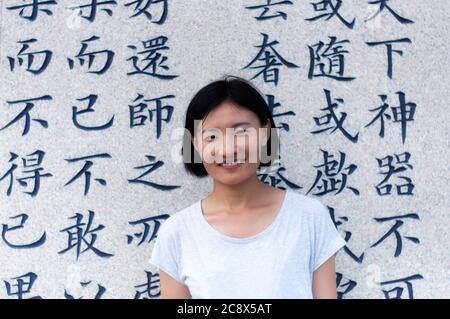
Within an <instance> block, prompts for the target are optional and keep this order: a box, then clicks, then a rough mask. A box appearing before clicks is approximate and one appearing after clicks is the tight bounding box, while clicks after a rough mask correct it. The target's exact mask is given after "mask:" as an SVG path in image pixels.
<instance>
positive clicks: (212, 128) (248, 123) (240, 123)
mask: <svg viewBox="0 0 450 319" xmlns="http://www.w3.org/2000/svg"><path fill="white" fill-rule="evenodd" d="M251 124H252V123H250V122H238V123H235V124H234V125H233V126H232V128H235V127H238V126H241V125H251ZM209 130H217V128H216V127H207V128H205V129H203V130H202V133H204V132H205V131H209Z"/></svg>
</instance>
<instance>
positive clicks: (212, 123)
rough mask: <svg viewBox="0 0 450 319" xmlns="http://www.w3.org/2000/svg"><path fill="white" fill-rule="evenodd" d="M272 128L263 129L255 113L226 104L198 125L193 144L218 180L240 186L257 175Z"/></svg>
mask: <svg viewBox="0 0 450 319" xmlns="http://www.w3.org/2000/svg"><path fill="white" fill-rule="evenodd" d="M270 128H271V126H270V121H267V125H266V126H264V127H262V126H261V123H260V122H259V119H258V117H257V115H256V114H255V113H253V112H252V111H250V110H247V109H245V108H243V107H240V106H239V105H237V104H234V103H233V102H229V101H225V102H223V103H222V104H220V105H219V106H218V107H217V108H215V109H214V110H212V111H211V112H210V113H209V114H208V115H207V116H206V117H205V118H204V119H203V120H201V121H199V122H198V125H197V127H196V134H195V137H194V138H193V139H192V142H193V144H194V147H195V149H196V150H197V152H198V153H199V154H200V157H201V159H202V162H203V165H204V166H205V169H206V171H207V172H208V174H209V175H210V176H211V177H212V178H213V179H214V180H217V181H219V182H221V183H223V184H239V183H241V182H243V181H245V180H246V179H248V178H250V177H251V176H252V175H254V174H256V170H257V169H258V166H259V163H260V158H261V154H260V150H261V146H262V145H264V144H266V143H267V139H268V138H269V134H270ZM224 163H238V164H237V165H231V166H228V165H226V164H224Z"/></svg>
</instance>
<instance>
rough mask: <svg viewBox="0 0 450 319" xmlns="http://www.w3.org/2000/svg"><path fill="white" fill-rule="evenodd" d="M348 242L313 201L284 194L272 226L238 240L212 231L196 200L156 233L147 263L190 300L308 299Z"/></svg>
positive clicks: (326, 212)
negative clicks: (318, 274) (316, 277)
mask: <svg viewBox="0 0 450 319" xmlns="http://www.w3.org/2000/svg"><path fill="white" fill-rule="evenodd" d="M345 244H346V242H345V240H344V239H343V238H342V237H341V235H340V234H339V232H338V231H337V229H336V227H335V225H334V224H333V221H332V219H331V217H330V214H329V213H328V209H327V208H326V207H325V206H324V205H323V204H322V203H321V202H320V201H319V200H318V199H316V198H313V197H310V196H307V195H303V194H299V193H296V192H294V191H291V190H287V193H286V195H285V198H284V200H283V203H282V206H281V208H280V210H279V212H278V214H277V216H276V217H275V220H274V221H273V222H272V223H271V224H270V225H269V226H268V227H267V228H265V229H264V230H263V231H261V232H259V233H258V234H256V235H254V236H251V237H246V238H236V237H230V236H227V235H225V234H223V233H221V232H219V231H218V230H216V229H215V228H214V227H212V226H211V225H210V224H209V223H208V222H207V220H206V219H205V218H204V216H203V214H202V209H201V201H200V200H198V201H197V202H195V203H194V204H192V205H191V206H189V207H186V208H184V209H182V210H180V211H178V212H176V213H175V214H173V215H171V216H170V217H169V218H168V219H167V220H166V221H165V222H164V223H163V224H162V225H161V227H160V228H159V232H158V235H157V238H156V242H155V245H154V247H153V250H152V255H151V258H150V263H151V264H153V265H154V266H156V267H157V268H159V269H161V270H163V271H165V272H166V273H168V274H169V275H171V276H172V277H173V278H174V279H175V280H177V281H178V282H180V283H183V284H185V285H186V286H187V287H188V288H189V291H190V293H191V296H192V298H194V299H198V298H260V299H263V298H312V274H313V272H314V271H315V270H316V269H317V268H318V267H319V266H320V265H322V264H323V263H324V262H325V261H326V260H327V259H328V258H330V257H331V256H333V255H334V254H335V253H336V252H337V251H339V250H340V249H341V248H342V247H343V246H345Z"/></svg>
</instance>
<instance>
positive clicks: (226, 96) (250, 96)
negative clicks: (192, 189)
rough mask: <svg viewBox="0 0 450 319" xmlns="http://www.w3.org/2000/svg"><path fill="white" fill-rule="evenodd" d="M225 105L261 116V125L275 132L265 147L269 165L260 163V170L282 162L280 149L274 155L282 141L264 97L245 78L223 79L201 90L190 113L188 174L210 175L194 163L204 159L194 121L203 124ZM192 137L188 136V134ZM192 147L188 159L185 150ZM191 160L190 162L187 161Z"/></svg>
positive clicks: (188, 123) (202, 167) (187, 143)
mask: <svg viewBox="0 0 450 319" xmlns="http://www.w3.org/2000/svg"><path fill="white" fill-rule="evenodd" d="M224 101H231V102H234V103H235V104H237V105H239V106H241V107H243V108H245V109H248V110H250V111H252V112H253V113H255V114H256V115H257V116H258V119H259V122H260V123H261V125H266V124H267V121H268V120H269V121H270V126H271V132H270V137H269V139H268V140H267V143H266V144H265V145H264V146H263V148H262V152H261V154H267V155H268V156H269V158H270V159H269V161H268V162H266V163H264V162H263V161H261V162H260V165H259V166H258V169H259V168H261V166H271V165H272V164H273V163H274V161H275V160H276V159H277V158H278V147H277V149H275V150H273V152H272V147H271V144H272V140H273V141H274V143H275V144H274V145H277V146H278V145H279V138H278V134H277V129H276V126H275V122H274V120H273V117H272V111H271V110H270V108H269V106H268V104H267V102H266V100H265V99H264V97H263V94H262V93H260V92H259V90H258V89H257V88H256V87H254V86H253V85H252V84H251V82H250V81H247V80H245V79H243V78H240V77H237V76H233V75H225V76H224V77H223V78H222V79H220V80H216V81H214V82H211V83H209V84H208V85H206V86H204V87H203V88H201V89H200V90H199V91H198V92H197V93H196V94H195V95H194V97H193V98H192V100H191V102H190V103H189V106H188V108H187V111H186V121H185V125H184V128H185V138H184V141H183V149H182V150H181V153H182V154H183V163H184V167H185V168H186V170H187V171H188V172H189V173H190V174H193V175H195V176H197V177H204V176H207V175H208V172H207V171H206V169H205V167H204V165H203V163H202V162H201V161H197V162H195V161H194V157H196V158H197V159H200V156H199V154H198V152H197V151H196V150H195V148H194V146H193V144H192V140H191V137H192V136H195V132H194V121H195V120H202V119H204V118H205V116H207V115H208V113H209V112H211V111H212V110H213V109H215V108H216V107H218V106H219V105H220V104H221V103H222V102H224ZM188 132H189V133H190V134H191V136H186V135H187V133H188ZM185 147H190V152H188V155H184V148H185ZM189 154H190V155H191V156H190V159H188V160H187V159H185V157H187V156H189Z"/></svg>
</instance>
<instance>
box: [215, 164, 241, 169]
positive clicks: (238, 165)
mask: <svg viewBox="0 0 450 319" xmlns="http://www.w3.org/2000/svg"><path fill="white" fill-rule="evenodd" d="M242 164H244V163H237V164H236V165H232V166H223V165H222V163H218V164H217V165H218V166H219V167H222V168H225V169H233V168H238V167H240V166H241V165H242Z"/></svg>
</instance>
